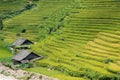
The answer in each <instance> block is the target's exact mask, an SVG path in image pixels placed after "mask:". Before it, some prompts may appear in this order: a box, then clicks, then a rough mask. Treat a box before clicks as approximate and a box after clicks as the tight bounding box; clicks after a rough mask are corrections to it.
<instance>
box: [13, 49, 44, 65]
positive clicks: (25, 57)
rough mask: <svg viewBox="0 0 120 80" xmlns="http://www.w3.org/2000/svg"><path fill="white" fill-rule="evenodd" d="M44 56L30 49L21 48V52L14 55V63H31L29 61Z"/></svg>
mask: <svg viewBox="0 0 120 80" xmlns="http://www.w3.org/2000/svg"><path fill="white" fill-rule="evenodd" d="M42 58H43V56H39V55H37V54H35V53H34V52H31V51H29V50H21V51H20V52H19V53H17V54H16V55H15V56H14V57H13V62H14V63H29V62H33V61H35V60H38V59H42Z"/></svg>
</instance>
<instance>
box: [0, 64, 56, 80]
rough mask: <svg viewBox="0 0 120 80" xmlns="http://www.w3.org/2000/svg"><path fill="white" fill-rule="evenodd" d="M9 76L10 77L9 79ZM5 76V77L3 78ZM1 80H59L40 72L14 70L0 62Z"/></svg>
mask: <svg viewBox="0 0 120 80" xmlns="http://www.w3.org/2000/svg"><path fill="white" fill-rule="evenodd" d="M7 77H8V79H7ZM2 78H3V79H2ZM0 79H1V80H58V79H57V78H51V77H48V76H45V75H41V74H38V73H33V72H27V71H24V70H13V69H10V68H9V67H6V66H4V65H3V64H1V63H0Z"/></svg>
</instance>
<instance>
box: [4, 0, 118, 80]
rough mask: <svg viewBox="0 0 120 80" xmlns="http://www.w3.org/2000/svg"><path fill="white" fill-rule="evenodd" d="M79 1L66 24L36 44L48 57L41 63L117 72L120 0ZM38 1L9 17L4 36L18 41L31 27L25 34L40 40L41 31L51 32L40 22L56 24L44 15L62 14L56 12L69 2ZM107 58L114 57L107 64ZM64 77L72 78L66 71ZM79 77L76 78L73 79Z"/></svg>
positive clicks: (95, 71)
mask: <svg viewBox="0 0 120 80" xmlns="http://www.w3.org/2000/svg"><path fill="white" fill-rule="evenodd" d="M66 1H67V0H66ZM76 1H77V0H76ZM78 2H80V3H79V4H80V5H79V4H78V6H77V7H76V8H74V9H72V11H71V12H70V13H69V16H66V17H65V20H64V27H63V28H60V29H59V30H58V31H57V32H55V33H53V34H52V35H49V37H47V38H46V39H44V40H42V41H39V42H37V44H36V45H34V46H33V50H34V51H36V52H37V53H39V54H42V55H44V56H45V59H43V60H40V61H38V62H37V63H38V64H41V63H44V64H49V65H50V67H47V68H51V67H55V66H58V65H59V66H62V67H65V68H66V69H67V70H71V71H75V72H78V73H80V74H82V75H90V77H95V76H97V74H100V75H104V76H115V75H116V72H119V68H120V59H119V52H120V49H119V45H120V44H119V42H120V37H119V34H120V31H119V30H120V28H119V18H120V16H119V15H120V13H119V8H120V7H119V4H120V2H119V1H110V0H107V1H106V0H97V1H96V0H90V1H89V0H85V1H82V0H78ZM37 4H38V6H37V7H36V8H34V9H32V10H29V11H26V12H24V13H23V14H21V15H18V16H16V17H14V18H12V19H8V20H5V23H4V24H5V28H4V31H6V32H5V33H4V34H3V35H2V36H4V35H6V36H5V41H6V42H12V41H14V39H16V38H17V37H16V33H20V30H21V29H23V28H26V29H27V33H26V34H22V36H24V37H27V38H29V39H32V40H35V41H38V40H37V39H40V35H41V34H38V32H39V31H41V30H43V33H44V34H47V33H46V32H44V29H39V28H40V27H39V26H40V25H44V24H45V23H47V24H48V25H52V23H51V22H49V21H45V20H43V18H44V17H46V16H47V17H51V16H52V18H54V17H57V16H59V15H56V14H58V13H59V11H61V10H62V9H63V8H65V7H66V6H67V5H68V4H67V2H66V3H65V2H63V1H61V2H58V1H56V2H55V0H47V1H42V2H39V3H37ZM53 4H54V5H53ZM41 6H42V7H41ZM55 13H56V14H55ZM54 15H56V16H54ZM35 26H36V28H34V27H35ZM37 26H38V27H37ZM44 27H45V29H46V28H47V27H48V26H47V25H44ZM39 33H42V31H41V32H39ZM11 35H12V37H14V38H12V39H11V37H9V36H11ZM107 60H112V63H108V64H106V63H105V61H107ZM114 67H116V69H114ZM86 69H87V70H86ZM27 70H28V71H35V72H39V73H43V72H44V74H46V75H49V76H54V77H60V76H61V75H62V73H65V72H58V71H50V73H51V74H49V73H48V69H46V68H41V66H40V65H38V66H37V67H35V68H33V69H27ZM36 70H37V71H36ZM88 70H89V71H88ZM41 71H42V72H41ZM90 72H91V73H90ZM113 72H114V73H113ZM55 74H56V75H55ZM65 74H66V73H65ZM92 74H93V75H92ZM81 77H82V76H81ZM98 77H100V76H98ZM60 78H61V79H65V78H66V80H68V79H70V80H71V79H72V78H71V77H68V76H65V75H63V76H61V77H60ZM77 79H78V78H73V80H77ZM79 79H80V78H79Z"/></svg>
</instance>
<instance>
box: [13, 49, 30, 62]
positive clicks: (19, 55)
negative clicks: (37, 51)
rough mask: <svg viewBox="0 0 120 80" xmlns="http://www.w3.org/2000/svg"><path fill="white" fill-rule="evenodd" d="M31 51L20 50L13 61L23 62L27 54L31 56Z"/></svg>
mask: <svg viewBox="0 0 120 80" xmlns="http://www.w3.org/2000/svg"><path fill="white" fill-rule="evenodd" d="M31 53H32V52H31V51H28V50H21V51H20V52H19V53H18V54H16V55H15V56H14V57H13V59H14V60H17V61H21V60H23V59H24V58H25V57H27V56H28V55H29V54H31Z"/></svg>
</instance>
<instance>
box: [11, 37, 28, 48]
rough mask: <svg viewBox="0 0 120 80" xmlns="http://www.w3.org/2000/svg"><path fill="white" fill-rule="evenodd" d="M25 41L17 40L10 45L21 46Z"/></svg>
mask: <svg viewBox="0 0 120 80" xmlns="http://www.w3.org/2000/svg"><path fill="white" fill-rule="evenodd" d="M26 40H27V39H24V38H19V39H17V40H16V41H15V42H14V43H13V44H12V45H14V46H16V45H17V46H19V45H22V44H23V43H24V42H25V41H26Z"/></svg>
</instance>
